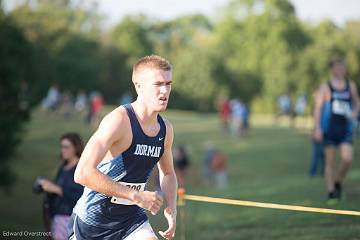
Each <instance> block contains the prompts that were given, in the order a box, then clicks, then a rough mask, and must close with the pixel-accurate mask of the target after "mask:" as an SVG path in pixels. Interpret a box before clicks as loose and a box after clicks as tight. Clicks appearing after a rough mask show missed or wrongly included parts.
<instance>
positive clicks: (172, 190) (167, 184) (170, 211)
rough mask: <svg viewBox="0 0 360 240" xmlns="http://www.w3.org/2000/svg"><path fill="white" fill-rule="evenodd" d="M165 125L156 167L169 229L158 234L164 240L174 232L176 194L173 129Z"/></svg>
mask: <svg viewBox="0 0 360 240" xmlns="http://www.w3.org/2000/svg"><path fill="white" fill-rule="evenodd" d="M165 123H166V139H165V146H164V147H165V149H164V154H163V155H162V157H161V159H160V161H159V163H158V167H159V176H160V186H161V190H162V191H163V192H164V194H165V199H166V204H167V207H166V208H165V210H164V215H165V217H166V219H167V221H168V224H169V227H168V229H167V230H166V231H165V232H160V234H161V235H162V236H163V237H164V238H166V239H172V238H173V237H174V235H175V230H176V193H177V180H176V175H175V171H174V165H173V156H172V151H171V149H172V144H173V139H174V132H173V127H172V125H171V124H170V122H168V121H165Z"/></svg>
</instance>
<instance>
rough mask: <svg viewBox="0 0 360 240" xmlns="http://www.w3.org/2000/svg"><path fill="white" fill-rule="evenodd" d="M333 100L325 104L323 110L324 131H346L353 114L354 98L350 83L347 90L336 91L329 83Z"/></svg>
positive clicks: (347, 84)
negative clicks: (350, 116) (349, 118)
mask: <svg viewBox="0 0 360 240" xmlns="http://www.w3.org/2000/svg"><path fill="white" fill-rule="evenodd" d="M328 86H329V89H330V94H331V98H330V101H328V102H327V103H325V105H324V109H323V118H324V119H323V121H324V130H326V131H332V130H336V131H337V130H339V131H345V130H346V129H347V128H348V125H349V120H348V116H349V115H351V112H352V98H351V91H350V84H349V81H346V84H345V88H344V89H342V90H338V89H335V88H334V87H333V86H332V84H331V82H330V81H328Z"/></svg>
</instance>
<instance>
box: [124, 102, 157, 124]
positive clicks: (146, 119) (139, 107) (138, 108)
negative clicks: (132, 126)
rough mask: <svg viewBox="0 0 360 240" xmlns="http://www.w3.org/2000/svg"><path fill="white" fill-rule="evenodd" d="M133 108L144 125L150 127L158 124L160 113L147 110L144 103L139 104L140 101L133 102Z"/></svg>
mask: <svg viewBox="0 0 360 240" xmlns="http://www.w3.org/2000/svg"><path fill="white" fill-rule="evenodd" d="M131 106H132V107H133V109H134V111H135V114H136V115H137V117H138V119H139V121H140V122H141V123H143V124H144V125H147V126H149V125H156V124H157V123H158V121H157V116H158V113H157V112H154V111H151V110H149V109H147V108H146V106H145V105H144V104H143V103H141V102H139V100H136V101H135V102H133V103H132V104H131Z"/></svg>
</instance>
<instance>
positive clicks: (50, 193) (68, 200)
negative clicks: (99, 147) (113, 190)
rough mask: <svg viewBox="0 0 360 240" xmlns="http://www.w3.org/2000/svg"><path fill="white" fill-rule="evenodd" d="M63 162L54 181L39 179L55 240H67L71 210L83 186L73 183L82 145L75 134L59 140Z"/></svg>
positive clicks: (64, 136) (68, 134) (69, 134)
mask: <svg viewBox="0 0 360 240" xmlns="http://www.w3.org/2000/svg"><path fill="white" fill-rule="evenodd" d="M60 147H61V154H60V158H61V160H62V161H63V163H62V164H61V166H60V168H59V170H58V173H57V176H56V178H55V180H54V181H50V180H48V179H44V178H43V179H41V180H40V181H39V184H40V186H41V187H42V190H43V191H44V192H46V193H47V203H48V209H49V215H50V219H51V233H52V237H53V238H54V239H56V240H58V239H59V240H60V239H67V231H68V225H69V222H70V220H71V213H72V210H73V208H74V206H75V204H76V202H77V200H78V199H79V198H80V196H81V194H82V193H83V186H81V185H80V184H77V183H75V182H74V172H75V168H76V165H77V163H78V161H79V158H80V156H81V153H82V151H83V148H84V145H83V141H82V140H81V138H80V136H79V135H78V134H77V133H67V134H65V135H63V136H62V137H61V138H60Z"/></svg>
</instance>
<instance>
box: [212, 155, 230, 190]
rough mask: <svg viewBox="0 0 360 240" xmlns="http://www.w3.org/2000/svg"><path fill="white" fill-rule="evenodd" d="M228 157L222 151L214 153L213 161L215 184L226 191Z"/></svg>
mask: <svg viewBox="0 0 360 240" xmlns="http://www.w3.org/2000/svg"><path fill="white" fill-rule="evenodd" d="M226 162H227V157H226V155H225V154H224V153H222V152H221V151H218V150H216V151H214V154H213V157H212V160H211V169H212V171H213V176H214V182H215V185H216V187H218V188H220V189H224V188H226V187H227V182H228V181H227V170H226Z"/></svg>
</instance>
